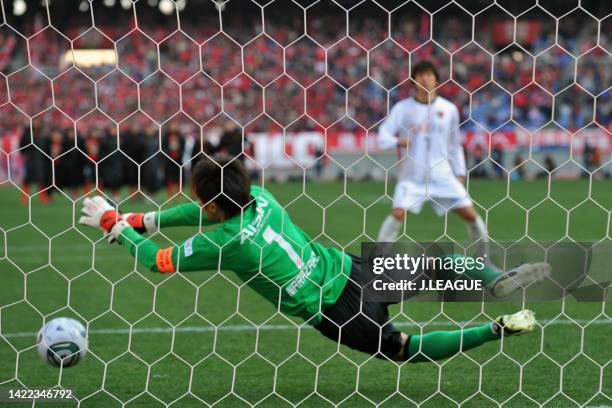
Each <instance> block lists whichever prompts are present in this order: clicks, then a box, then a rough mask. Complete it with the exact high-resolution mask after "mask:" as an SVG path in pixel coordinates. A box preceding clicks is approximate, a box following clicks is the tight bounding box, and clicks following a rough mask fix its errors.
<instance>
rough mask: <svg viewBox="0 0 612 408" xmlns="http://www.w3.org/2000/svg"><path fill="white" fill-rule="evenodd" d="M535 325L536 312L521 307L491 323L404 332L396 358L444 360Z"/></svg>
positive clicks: (400, 359)
mask: <svg viewBox="0 0 612 408" xmlns="http://www.w3.org/2000/svg"><path fill="white" fill-rule="evenodd" d="M535 326H536V320H535V314H534V313H533V312H532V311H531V310H521V311H520V312H517V313H515V314H512V315H503V316H499V317H498V318H497V319H495V321H494V322H492V323H487V324H484V325H482V326H478V327H472V328H469V329H462V330H446V331H434V332H430V333H426V334H422V335H412V336H408V335H406V334H402V337H403V340H404V347H403V348H402V351H401V352H400V353H399V354H398V355H397V356H396V358H395V360H399V361H403V360H408V361H409V362H411V363H419V362H426V361H436V360H443V359H446V358H449V357H452V356H454V355H455V354H457V353H459V352H461V351H467V350H470V349H473V348H474V347H478V346H480V345H482V344H484V343H486V342H489V341H492V340H499V339H500V338H501V336H517V335H521V334H523V333H526V332H529V331H532V330H533V329H534V328H535Z"/></svg>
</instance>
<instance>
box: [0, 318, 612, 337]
mask: <svg viewBox="0 0 612 408" xmlns="http://www.w3.org/2000/svg"><path fill="white" fill-rule="evenodd" d="M485 323H487V321H484V320H481V321H473V322H468V321H464V322H457V323H453V322H448V321H444V322H439V323H436V322H433V323H432V322H427V321H423V322H406V321H404V322H394V323H393V325H394V326H395V327H421V326H424V325H426V324H428V325H430V326H445V327H457V325H459V326H465V325H467V324H469V325H480V324H485ZM539 323H540V325H550V326H561V325H575V324H579V325H581V326H584V325H587V324H597V325H600V324H604V325H605V324H612V319H597V320H586V319H576V320H572V319H553V320H540V321H539ZM297 328H300V329H302V330H304V329H307V330H309V329H313V327H312V326H309V325H304V326H299V325H292V324H264V325H261V326H257V325H249V324H234V325H227V326H219V327H217V326H186V327H140V328H139V327H137V328H131V329H130V328H115V329H94V330H89V331H88V334H89V335H92V334H127V333H130V332H131V333H137V334H138V333H172V332H176V333H202V332H204V333H208V332H215V331H256V330H258V329H259V330H266V331H267V330H292V329H297ZM36 335H37V332H15V333H1V334H0V337H4V338H7V339H10V338H18V337H33V336H36Z"/></svg>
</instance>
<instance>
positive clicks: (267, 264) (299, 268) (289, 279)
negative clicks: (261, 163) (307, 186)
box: [118, 186, 351, 324]
mask: <svg viewBox="0 0 612 408" xmlns="http://www.w3.org/2000/svg"><path fill="white" fill-rule="evenodd" d="M251 195H252V197H254V198H255V200H254V202H253V203H252V204H250V205H249V206H248V207H247V208H245V210H244V212H243V214H242V215H238V216H235V217H233V218H230V219H228V220H226V221H224V222H223V223H221V224H220V225H219V226H218V228H217V229H215V230H213V231H210V232H206V233H198V234H196V235H194V236H193V237H191V238H189V239H188V240H186V241H184V242H181V243H180V244H178V245H173V246H170V247H168V248H160V247H159V246H158V245H157V244H156V243H155V242H153V241H152V240H150V239H147V238H145V237H143V236H142V235H140V234H139V233H138V232H136V231H135V230H134V229H133V228H125V229H124V230H123V232H122V235H121V236H120V237H119V239H118V241H119V242H120V243H121V244H122V245H124V246H126V247H127V248H128V249H129V251H130V252H131V253H132V255H134V256H136V257H137V259H138V261H139V262H140V263H141V264H143V265H144V266H146V267H147V268H149V269H150V270H152V271H158V272H175V271H178V272H187V271H195V270H215V271H216V270H232V271H234V272H236V274H238V276H239V277H240V279H242V280H243V281H245V282H247V283H248V285H249V286H251V287H252V288H253V289H254V290H255V291H256V292H258V293H259V294H260V295H262V296H263V297H264V298H266V299H267V300H269V301H270V302H272V303H273V304H274V305H275V306H276V307H278V308H279V310H280V311H281V312H283V313H286V314H288V315H291V316H300V317H302V318H304V319H305V320H308V321H309V323H311V324H317V323H318V322H320V321H321V311H322V310H324V309H325V308H326V307H328V306H330V305H332V304H334V303H335V302H336V300H337V299H338V297H339V296H340V293H341V292H342V290H343V289H344V286H345V285H346V281H347V278H348V276H349V274H350V270H351V258H350V257H349V256H348V255H346V254H345V253H343V252H341V251H339V250H338V249H336V248H327V247H324V246H323V245H321V244H318V243H317V242H314V241H313V240H312V239H310V237H309V236H308V235H307V234H306V233H305V232H304V231H302V230H301V229H300V228H299V227H298V226H297V225H295V224H294V223H293V222H292V221H291V219H290V218H289V215H288V214H287V212H286V211H285V210H284V209H283V207H282V206H281V205H280V204H279V203H278V202H277V201H276V199H275V198H274V197H273V196H272V194H271V193H270V192H268V191H267V190H265V189H263V188H261V187H259V186H252V187H251ZM156 218H157V223H158V226H159V227H160V228H164V227H171V226H179V225H192V226H198V227H199V226H200V225H208V224H211V222H210V221H209V220H207V219H206V215H205V213H204V212H201V211H200V207H199V206H198V205H197V204H195V203H189V204H183V205H179V206H177V207H174V208H171V209H168V210H165V211H161V212H159V213H156Z"/></svg>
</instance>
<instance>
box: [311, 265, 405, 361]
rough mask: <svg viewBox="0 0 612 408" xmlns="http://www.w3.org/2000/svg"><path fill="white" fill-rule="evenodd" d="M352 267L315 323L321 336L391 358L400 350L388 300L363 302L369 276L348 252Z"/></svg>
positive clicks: (400, 338)
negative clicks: (329, 304) (332, 300)
mask: <svg viewBox="0 0 612 408" xmlns="http://www.w3.org/2000/svg"><path fill="white" fill-rule="evenodd" d="M351 259H352V267H351V275H350V277H349V280H348V281H347V282H346V286H345V287H344V290H343V291H342V293H341V294H340V297H339V298H338V300H337V301H336V303H334V304H333V305H332V306H330V307H328V308H327V309H325V310H324V311H323V320H322V321H321V322H320V323H319V324H317V325H316V326H315V329H317V330H318V331H320V332H321V333H322V334H323V335H324V336H326V337H328V338H330V339H332V340H334V341H336V342H338V341H339V342H340V343H341V344H344V345H345V346H348V347H350V348H352V349H355V350H359V351H363V352H365V353H368V354H371V355H375V356H376V357H379V358H385V357H386V358H393V357H394V356H396V355H397V354H398V353H399V352H400V350H401V349H402V337H401V333H400V331H399V330H397V329H396V328H395V326H393V324H392V323H391V322H389V311H388V309H387V307H388V305H389V303H382V302H362V301H361V299H362V288H363V287H364V286H365V285H366V283H367V282H368V280H369V279H371V277H369V276H367V274H366V273H365V272H363V271H362V270H361V258H359V257H356V256H353V255H351Z"/></svg>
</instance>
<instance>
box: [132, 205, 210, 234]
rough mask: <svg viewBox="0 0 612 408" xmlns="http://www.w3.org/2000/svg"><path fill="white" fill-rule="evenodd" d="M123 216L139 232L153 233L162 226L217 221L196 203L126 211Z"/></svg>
mask: <svg viewBox="0 0 612 408" xmlns="http://www.w3.org/2000/svg"><path fill="white" fill-rule="evenodd" d="M123 218H124V219H125V220H126V221H127V222H128V223H129V224H130V225H131V226H132V227H133V228H134V229H135V230H136V231H137V232H139V233H144V232H146V233H149V234H153V233H155V232H157V231H159V230H160V229H161V228H166V227H181V226H199V225H202V226H205V225H212V224H214V223H215V222H214V221H211V220H209V219H208V218H206V213H205V212H204V211H201V210H200V206H199V205H197V204H196V203H193V202H192V203H186V204H181V205H177V206H176V207H172V208H169V209H167V210H162V211H150V212H147V213H126V214H124V215H123Z"/></svg>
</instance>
